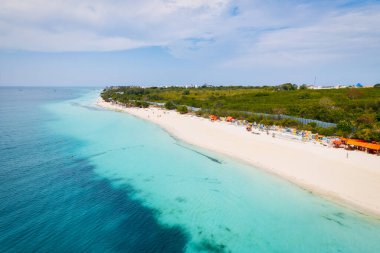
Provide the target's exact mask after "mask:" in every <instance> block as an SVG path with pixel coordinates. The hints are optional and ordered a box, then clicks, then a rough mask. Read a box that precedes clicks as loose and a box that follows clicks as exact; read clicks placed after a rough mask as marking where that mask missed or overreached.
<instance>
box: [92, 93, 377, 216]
mask: <svg viewBox="0 0 380 253" xmlns="http://www.w3.org/2000/svg"><path fill="white" fill-rule="evenodd" d="M97 104H98V105H99V106H101V107H104V108H107V109H111V110H119V111H124V112H127V113H129V114H132V115H135V116H137V117H140V118H142V119H145V120H149V121H151V122H154V123H156V124H158V125H160V126H161V127H162V128H164V129H165V130H167V131H168V132H169V133H171V134H172V135H174V136H176V137H177V138H179V139H181V140H183V141H185V142H187V143H190V144H193V145H196V146H199V147H202V148H206V149H209V150H212V151H216V152H219V153H222V154H225V155H228V156H231V157H233V158H236V159H239V160H242V161H244V162H247V163H249V164H251V165H253V166H255V167H258V168H261V169H265V170H268V171H270V172H271V173H274V174H277V175H279V176H281V177H283V178H285V179H287V180H289V181H291V182H293V183H295V184H297V185H299V186H301V187H303V188H305V189H307V190H309V191H312V192H313V193H316V194H319V195H322V196H324V197H327V198H330V199H333V200H336V201H338V202H340V203H343V204H346V205H349V206H351V207H353V208H355V209H357V210H359V211H362V212H364V213H367V214H371V215H375V216H378V217H380V156H375V155H369V154H366V153H364V152H359V151H349V152H348V158H347V151H346V150H344V149H334V148H328V147H324V146H321V145H319V144H313V143H303V142H296V141H290V140H284V139H279V138H273V137H272V136H271V135H266V134H265V133H263V134H261V135H256V134H252V133H250V132H247V131H246V130H245V128H244V127H242V126H235V125H233V124H230V123H226V122H211V121H210V120H208V119H204V118H200V117H196V116H192V115H180V114H179V113H177V112H175V111H167V110H163V109H159V108H148V109H140V108H124V107H122V106H118V105H112V104H110V103H106V102H104V101H101V100H99V101H98V102H97Z"/></svg>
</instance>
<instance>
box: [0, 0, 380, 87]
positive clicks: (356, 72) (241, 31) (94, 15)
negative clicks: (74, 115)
mask: <svg viewBox="0 0 380 253" xmlns="http://www.w3.org/2000/svg"><path fill="white" fill-rule="evenodd" d="M315 76H316V77H317V84H321V85H333V84H356V83H358V82H361V83H363V84H368V85H370V84H375V83H379V82H380V1H346V0H337V1H333V0H320V1H306V0H303V1H301V0H288V1H286V0H282V1H276V0H268V1H257V0H241V1H238V0H236V1H234V0H182V1H179V0H149V1H148V0H140V1H134V0H82V1H79V0H1V1H0V85H57V86H61V85H62V86H65V85H70V86H73V85H80V86H84V85H89V86H104V85H110V84H113V85H121V84H139V85H165V84H175V85H181V84H203V83H208V84H215V85H231V84H232V85H275V84H280V83H284V82H293V83H297V84H302V83H313V82H314V77H315Z"/></svg>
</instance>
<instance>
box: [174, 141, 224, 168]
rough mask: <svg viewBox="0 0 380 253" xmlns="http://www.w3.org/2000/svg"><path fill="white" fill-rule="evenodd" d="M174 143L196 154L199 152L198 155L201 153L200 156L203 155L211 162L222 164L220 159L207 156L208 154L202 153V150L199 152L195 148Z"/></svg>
mask: <svg viewBox="0 0 380 253" xmlns="http://www.w3.org/2000/svg"><path fill="white" fill-rule="evenodd" d="M176 145H178V146H180V147H182V148H185V149H188V150H191V151H193V152H195V153H197V154H199V155H201V156H204V157H206V158H208V159H210V160H211V161H213V162H215V163H219V164H222V162H221V161H220V160H218V159H216V158H214V157H211V156H208V155H206V154H203V153H202V152H199V151H197V150H195V149H192V148H189V147H186V146H184V145H181V144H179V143H176Z"/></svg>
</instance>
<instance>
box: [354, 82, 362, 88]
mask: <svg viewBox="0 0 380 253" xmlns="http://www.w3.org/2000/svg"><path fill="white" fill-rule="evenodd" d="M355 87H356V88H363V84H361V83H357V84H356V85H355Z"/></svg>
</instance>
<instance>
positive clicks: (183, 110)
mask: <svg viewBox="0 0 380 253" xmlns="http://www.w3.org/2000/svg"><path fill="white" fill-rule="evenodd" d="M177 112H179V113H180V114H186V113H188V112H189V111H188V110H187V106H186V105H179V106H177Z"/></svg>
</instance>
